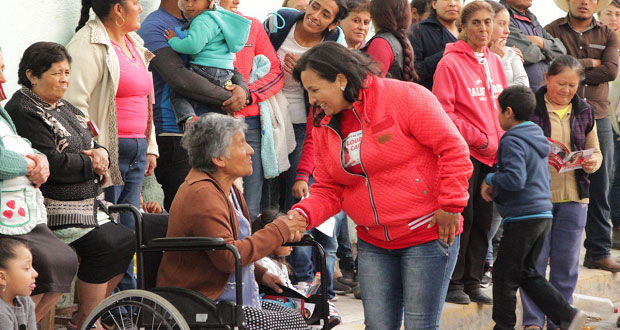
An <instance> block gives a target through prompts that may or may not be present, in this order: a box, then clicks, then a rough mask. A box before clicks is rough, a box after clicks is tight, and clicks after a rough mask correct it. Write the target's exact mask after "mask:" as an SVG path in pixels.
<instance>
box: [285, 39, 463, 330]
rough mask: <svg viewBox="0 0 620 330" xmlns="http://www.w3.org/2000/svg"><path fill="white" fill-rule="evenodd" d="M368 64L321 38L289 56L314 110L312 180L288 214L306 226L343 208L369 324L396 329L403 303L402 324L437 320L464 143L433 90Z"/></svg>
mask: <svg viewBox="0 0 620 330" xmlns="http://www.w3.org/2000/svg"><path fill="white" fill-rule="evenodd" d="M371 63H372V62H371V60H370V59H368V58H367V57H365V56H363V55H362V54H361V53H359V52H354V51H351V50H348V49H346V48H345V47H344V46H341V45H338V44H336V43H333V42H324V43H321V44H320V45H317V46H315V47H313V48H312V49H311V50H309V51H308V52H306V53H305V54H304V55H303V56H302V57H301V59H300V60H299V61H298V62H297V64H296V65H295V70H294V72H293V76H294V78H295V79H296V80H298V81H301V82H302V84H303V86H304V88H305V89H306V90H307V91H308V95H309V99H310V102H311V104H314V105H315V109H317V110H316V113H315V121H314V128H313V138H314V140H315V141H316V143H315V146H316V147H315V162H316V167H315V170H314V178H315V180H316V183H315V184H314V185H313V186H312V190H311V192H310V195H309V197H308V198H305V199H303V200H302V201H301V202H299V203H298V204H296V205H294V206H293V210H292V211H289V217H291V218H296V217H304V218H305V219H306V221H307V223H308V228H312V227H316V226H318V225H320V224H321V223H323V222H324V221H325V220H327V218H329V217H330V216H332V215H333V214H335V213H337V212H338V211H340V210H341V209H342V210H344V211H345V212H346V213H347V214H348V215H349V216H350V217H351V219H353V221H354V222H355V223H356V224H357V225H358V226H357V233H358V236H359V243H358V244H359V245H358V258H359V260H358V263H359V276H360V285H361V289H362V300H363V304H364V316H365V323H366V329H400V327H401V324H402V319H403V312H406V313H405V327H406V329H421V328H426V329H428V328H433V329H439V317H440V315H441V309H442V307H443V301H444V299H445V294H446V291H447V288H448V281H449V279H450V275H451V273H452V270H453V267H454V265H455V262H456V255H457V253H458V252H457V251H458V246H459V237H460V236H459V234H460V232H461V230H460V223H461V220H460V219H461V217H460V212H461V211H462V210H463V208H464V207H465V205H466V204H467V199H468V193H467V179H468V177H469V175H470V174H471V171H472V165H471V162H470V161H469V151H468V148H467V144H466V143H465V141H464V140H463V138H462V137H461V135H460V133H459V132H458V130H457V129H456V127H455V126H454V124H453V123H452V121H451V120H450V118H449V117H448V116H447V115H446V113H445V112H444V111H443V109H442V108H441V105H440V104H439V102H437V99H436V98H435V97H434V96H433V95H432V94H431V93H430V92H428V91H427V90H426V89H424V88H423V87H421V86H419V85H416V84H412V83H406V82H402V81H397V80H393V79H382V78H378V77H375V76H373V75H372V74H371V73H372V72H371V71H372V69H371V65H372V64H371ZM345 155H348V156H346V159H345ZM345 162H346V163H345ZM413 315H415V317H413Z"/></svg>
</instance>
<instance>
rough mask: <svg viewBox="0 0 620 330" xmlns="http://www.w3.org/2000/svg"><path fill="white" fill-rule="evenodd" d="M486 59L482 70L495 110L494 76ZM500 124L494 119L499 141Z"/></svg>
mask: <svg viewBox="0 0 620 330" xmlns="http://www.w3.org/2000/svg"><path fill="white" fill-rule="evenodd" d="M484 61H485V63H481V64H482V66H483V68H482V70H483V74H484V76H485V78H486V79H485V80H486V81H487V88H489V91H488V93H487V95H488V96H489V98H490V100H491V105H492V106H493V110H496V109H497V101H496V100H495V91H493V78H492V77H490V74H491V69H490V68H489V61H488V60H487V59H486V57H484ZM478 63H480V62H478ZM498 124H499V123H498V121H497V120H494V121H493V126H494V127H495V135H496V136H497V140H498V141H499V140H500V139H501V136H500V134H499V129H500V127H498ZM487 138H488V137H487ZM487 147H488V146H487ZM496 159H497V158H496Z"/></svg>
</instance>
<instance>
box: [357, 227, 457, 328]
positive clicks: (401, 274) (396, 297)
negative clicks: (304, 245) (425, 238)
mask: <svg viewBox="0 0 620 330" xmlns="http://www.w3.org/2000/svg"><path fill="white" fill-rule="evenodd" d="M460 236H461V235H457V237H456V238H455V240H454V244H452V245H451V246H448V245H447V244H446V243H444V242H443V241H440V240H438V239H437V240H433V241H430V242H427V243H424V244H420V245H414V246H411V247H408V248H403V249H393V250H388V249H383V248H380V247H377V246H374V245H372V244H369V243H366V242H364V241H363V240H361V239H360V240H358V267H359V268H358V270H359V281H360V286H361V291H362V302H363V305H364V319H365V321H364V323H365V324H366V329H367V330H399V329H400V328H401V324H402V321H403V314H404V318H405V329H407V330H414V329H415V330H423V329H439V319H440V317H441V310H442V308H443V304H444V300H445V299H446V293H447V292H448V284H449V281H450V276H451V275H452V271H453V270H454V266H455V265H456V259H457V256H458V250H459V245H460V238H461V237H460Z"/></svg>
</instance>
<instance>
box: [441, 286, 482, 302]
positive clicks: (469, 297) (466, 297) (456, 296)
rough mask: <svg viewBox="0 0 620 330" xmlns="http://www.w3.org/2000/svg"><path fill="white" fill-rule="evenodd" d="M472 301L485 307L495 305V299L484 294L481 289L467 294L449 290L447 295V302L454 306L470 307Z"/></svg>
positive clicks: (461, 291)
mask: <svg viewBox="0 0 620 330" xmlns="http://www.w3.org/2000/svg"><path fill="white" fill-rule="evenodd" d="M472 301H473V302H475V303H479V304H483V305H493V299H492V298H491V297H489V296H487V295H486V294H484V292H482V289H480V288H478V289H473V290H470V291H469V290H468V291H467V292H465V291H463V290H448V294H447V295H446V302H449V303H453V304H460V305H468V304H470V303H471V302H472Z"/></svg>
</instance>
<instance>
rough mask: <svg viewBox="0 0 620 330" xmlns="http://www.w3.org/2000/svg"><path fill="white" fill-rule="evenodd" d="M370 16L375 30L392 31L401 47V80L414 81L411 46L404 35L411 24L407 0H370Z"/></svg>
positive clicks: (416, 76)
mask: <svg viewBox="0 0 620 330" xmlns="http://www.w3.org/2000/svg"><path fill="white" fill-rule="evenodd" d="M370 16H371V17H372V21H373V22H374V24H375V26H376V27H377V31H387V32H390V33H392V34H393V35H394V36H395V37H396V39H398V41H399V42H400V44H401V46H402V47H403V80H404V81H416V80H417V79H418V75H417V74H416V72H415V69H414V67H413V56H414V54H413V48H411V44H410V43H409V40H408V39H407V36H406V33H407V29H409V25H411V11H410V9H409V3H408V2H407V0H372V1H371V2H370ZM395 60H396V59H395Z"/></svg>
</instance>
